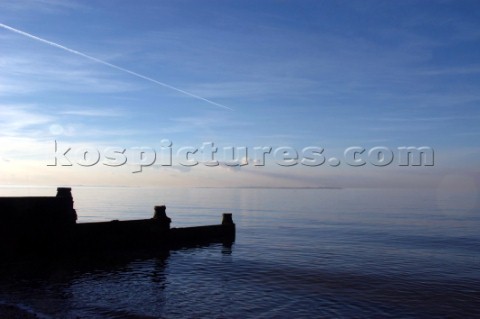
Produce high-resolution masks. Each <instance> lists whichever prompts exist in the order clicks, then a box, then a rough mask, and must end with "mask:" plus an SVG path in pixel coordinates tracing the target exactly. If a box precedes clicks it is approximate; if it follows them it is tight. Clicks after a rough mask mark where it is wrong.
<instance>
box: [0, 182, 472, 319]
mask: <svg viewBox="0 0 480 319" xmlns="http://www.w3.org/2000/svg"><path fill="white" fill-rule="evenodd" d="M55 193H56V189H55V187H10V186H9V187H0V196H44V195H45V196H54V195H55ZM72 193H73V197H74V200H75V208H76V210H77V214H78V216H79V219H78V222H93V221H107V220H112V219H120V220H122V219H123V220H129V219H139V218H151V217H152V216H153V213H154V210H153V207H154V206H155V205H162V204H164V205H166V206H167V215H168V216H169V217H170V218H171V219H172V225H171V226H172V227H185V226H197V225H210V224H219V223H220V222H221V218H222V213H232V214H233V219H234V222H235V224H236V229H237V236H236V241H235V243H234V244H233V245H232V246H224V245H222V244H211V245H207V246H200V247H193V248H188V249H180V250H171V251H169V252H163V253H159V254H158V255H155V256H142V257H132V258H121V259H120V260H116V259H115V260H114V259H110V257H109V256H108V255H105V256H99V257H97V259H95V260H79V261H73V262H69V263H63V262H58V263H57V262H54V261H52V262H45V261H41V262H40V261H38V263H37V262H30V263H28V264H16V265H12V264H8V265H5V264H1V265H0V304H7V305H15V306H16V307H19V308H21V309H24V310H26V311H29V312H32V313H35V314H36V315H37V316H38V318H480V208H479V202H478V199H479V196H478V191H477V190H475V191H474V192H470V193H468V192H467V193H465V192H461V191H458V192H456V191H455V190H449V191H445V190H443V189H435V188H432V189H422V188H412V189H402V188H398V189H386V188H382V189H379V188H358V189H354V188H352V189H309V188H303V189H302V188H133V187H115V188H112V187H81V186H79V187H73V189H72Z"/></svg>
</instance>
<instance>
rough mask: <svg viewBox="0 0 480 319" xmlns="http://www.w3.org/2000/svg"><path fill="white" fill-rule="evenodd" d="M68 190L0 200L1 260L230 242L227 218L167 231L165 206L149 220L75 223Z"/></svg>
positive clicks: (232, 237) (231, 224)
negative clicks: (27, 256)
mask: <svg viewBox="0 0 480 319" xmlns="http://www.w3.org/2000/svg"><path fill="white" fill-rule="evenodd" d="M73 203H74V202H73V197H72V194H71V189H70V188H58V189H57V196H55V197H0V255H3V256H12V255H13V256H15V255H23V254H82V253H89V252H102V253H108V252H119V251H157V250H163V249H171V248H178V247H185V246H196V245H203V244H208V243H213V242H221V243H226V244H231V243H233V242H234V241H235V224H234V222H233V220H232V215H231V214H223V220H222V223H221V224H218V225H209V226H197V227H185V228H171V227H170V223H171V220H170V218H169V217H168V216H167V214H166V207H165V206H156V207H155V212H154V216H153V218H150V219H140V220H126V221H119V220H113V221H109V222H92V223H77V222H76V220H77V214H76V211H75V209H74V206H73Z"/></svg>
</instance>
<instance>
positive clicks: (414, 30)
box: [0, 0, 480, 187]
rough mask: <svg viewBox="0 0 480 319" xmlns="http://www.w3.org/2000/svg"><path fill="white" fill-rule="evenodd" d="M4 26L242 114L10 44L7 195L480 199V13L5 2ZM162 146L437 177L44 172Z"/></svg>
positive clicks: (22, 39) (428, 8)
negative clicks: (436, 195) (314, 155)
mask: <svg viewBox="0 0 480 319" xmlns="http://www.w3.org/2000/svg"><path fill="white" fill-rule="evenodd" d="M0 23H2V24H4V25H7V26H10V27H12V28H15V29H18V30H21V31H24V32H27V33H29V34H32V35H34V36H36V37H39V38H42V39H45V40H48V41H51V42H53V43H57V44H60V45H62V46H64V47H67V48H69V49H72V50H76V51H79V52H82V53H84V54H87V55H89V56H92V57H95V58H97V59H99V60H102V61H105V62H107V63H110V64H113V65H116V66H119V67H121V68H124V69H127V70H130V71H132V72H135V73H138V74H140V75H142V76H145V77H149V78H151V79H155V80H157V81H160V82H163V83H166V84H168V85H170V86H173V87H175V88H178V89H181V90H185V91H187V92H190V93H192V94H194V95H196V96H200V97H202V98H205V99H208V100H211V101H213V102H215V103H218V104H221V105H225V106H227V107H229V108H231V109H232V110H229V109H226V108H222V107H219V106H217V105H214V104H212V103H208V101H205V100H201V99H198V98H194V97H192V96H188V95H186V94H182V93H181V92H178V91H175V90H172V89H169V88H166V87H164V86H161V85H158V84H155V83H153V82H151V81H147V80H145V79H142V78H139V77H137V76H134V75H132V74H128V73H126V72H123V71H121V70H118V69H115V68H112V67H109V66H108V65H105V64H102V63H98V62H95V61H92V60H89V59H87V58H85V57H82V56H79V55H77V54H73V53H71V52H68V51H66V50H62V49H59V48H58V47H53V46H51V45H48V44H46V43H42V42H40V41H37V40H34V39H32V38H28V37H26V36H23V35H20V34H18V33H14V32H11V31H9V30H7V29H5V28H0V43H1V45H0V125H1V126H0V127H1V129H0V143H1V148H0V159H1V163H0V174H2V176H3V182H2V183H4V184H49V185H50V184H55V185H56V184H74V185H76V184H83V185H149V186H169V185H175V186H222V187H223V186H231V187H233V186H266V185H277V186H340V187H383V186H408V187H410V186H421V187H424V186H429V187H437V186H438V185H440V184H442V183H443V181H445V180H452V176H456V177H455V178H456V180H460V181H462V180H464V181H465V185H478V183H479V176H480V174H479V165H478V164H479V156H480V149H479V145H478V140H479V137H480V129H479V125H478V124H479V122H480V109H479V102H480V90H479V89H478V88H479V84H480V77H479V75H480V61H479V57H480V55H479V49H480V42H479V39H480V4H478V2H475V1H398V2H393V1H356V2H354V1H336V2H333V1H332V2H326V1H325V2H324V1H135V2H133V1H95V2H93V1H92V2H86V1H78V2H77V1H73V0H71V1H60V0H58V1H57V0H40V1H33V0H29V1H14V2H13V1H11V2H6V1H3V2H1V3H0ZM162 139H168V140H170V141H172V143H173V146H172V147H173V149H174V152H175V150H176V149H177V148H179V147H182V146H195V147H199V146H201V145H202V143H204V142H213V143H215V145H217V146H219V147H222V146H237V147H240V146H246V147H248V148H249V150H250V149H251V148H253V147H255V146H271V147H272V148H273V149H275V148H277V147H280V146H289V147H292V148H294V149H296V150H299V151H300V150H301V149H302V148H304V147H307V146H318V147H322V148H324V149H325V150H324V155H325V157H326V158H327V159H328V158H329V157H330V156H335V157H338V158H340V157H341V155H342V154H343V150H344V149H346V148H348V147H350V146H362V147H365V148H366V149H367V150H368V149H369V148H372V147H374V146H384V147H388V148H391V149H393V150H395V149H396V148H397V147H400V146H417V147H419V146H429V147H432V148H433V149H434V150H435V165H434V167H398V165H393V164H392V165H390V166H388V167H375V166H372V165H366V166H364V167H349V166H348V165H340V166H338V167H330V166H329V165H327V164H324V165H321V166H317V167H306V166H302V165H296V166H294V167H282V166H279V165H277V164H275V162H274V161H273V160H272V159H271V158H270V159H269V160H267V165H266V166H264V167H254V166H253V165H252V163H251V162H250V164H249V165H246V166H243V167H241V168H239V167H226V166H224V165H219V166H218V167H205V165H198V166H195V167H183V166H181V165H174V166H173V167H159V166H158V165H156V166H155V165H154V166H152V167H146V168H145V169H144V170H143V172H142V173H138V174H132V166H135V165H124V166H122V167H107V166H105V165H101V163H100V164H99V165H95V166H94V167H80V166H78V165H73V166H71V167H51V166H47V164H49V163H51V162H52V159H53V157H54V141H55V140H56V141H57V142H58V144H59V145H60V146H61V147H67V146H68V147H72V148H73V149H76V148H82V147H87V146H88V147H93V148H96V149H99V150H100V151H101V152H102V150H104V149H105V147H121V148H126V149H131V148H134V147H150V148H153V149H156V150H158V149H159V148H160V141H161V140H162ZM197 155H199V154H198V153H197ZM248 157H249V158H250V157H251V154H249V155H248ZM220 160H221V158H220ZM174 161H175V160H174ZM342 164H343V163H342Z"/></svg>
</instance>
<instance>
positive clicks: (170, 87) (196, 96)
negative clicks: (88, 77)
mask: <svg viewBox="0 0 480 319" xmlns="http://www.w3.org/2000/svg"><path fill="white" fill-rule="evenodd" d="M0 27H1V28H4V29H6V30H9V31H12V32H15V33H18V34H21V35H23V36H26V37H28V38H30V39H34V40H37V41H40V42H43V43H46V44H48V45H51V46H53V47H56V48H59V49H62V50H65V51H67V52H70V53H73V54H76V55H79V56H81V57H84V58H86V59H89V60H91V61H94V62H97V63H101V64H103V65H106V66H109V67H111V68H114V69H117V70H119V71H122V72H125V73H128V74H131V75H133V76H136V77H138V78H141V79H144V80H147V81H150V82H153V83H155V84H158V85H161V86H163V87H166V88H168V89H170V90H174V91H177V92H180V93H182V94H185V95H188V96H191V97H193V98H196V99H198V100H202V101H205V102H207V103H210V104H212V105H215V106H218V107H221V108H224V109H227V110H231V111H233V109H232V108H230V107H228V106H225V105H222V104H220V103H217V102H214V101H211V100H209V99H206V98H204V97H201V96H198V95H196V94H193V93H190V92H187V91H185V90H182V89H179V88H176V87H174V86H171V85H169V84H167V83H163V82H160V81H157V80H155V79H152V78H150V77H148V76H145V75H141V74H140V73H137V72H134V71H130V70H128V69H124V68H122V67H120V66H118V65H115V64H112V63H108V62H106V61H103V60H100V59H97V58H95V57H93V56H90V55H88V54H85V53H82V52H79V51H76V50H73V49H70V48H67V47H65V46H63V45H60V44H58V43H55V42H52V41H48V40H45V39H42V38H39V37H37V36H35V35H33V34H30V33H27V32H24V31H21V30H18V29H15V28H12V27H10V26H8V25H6V24H3V23H0Z"/></svg>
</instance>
